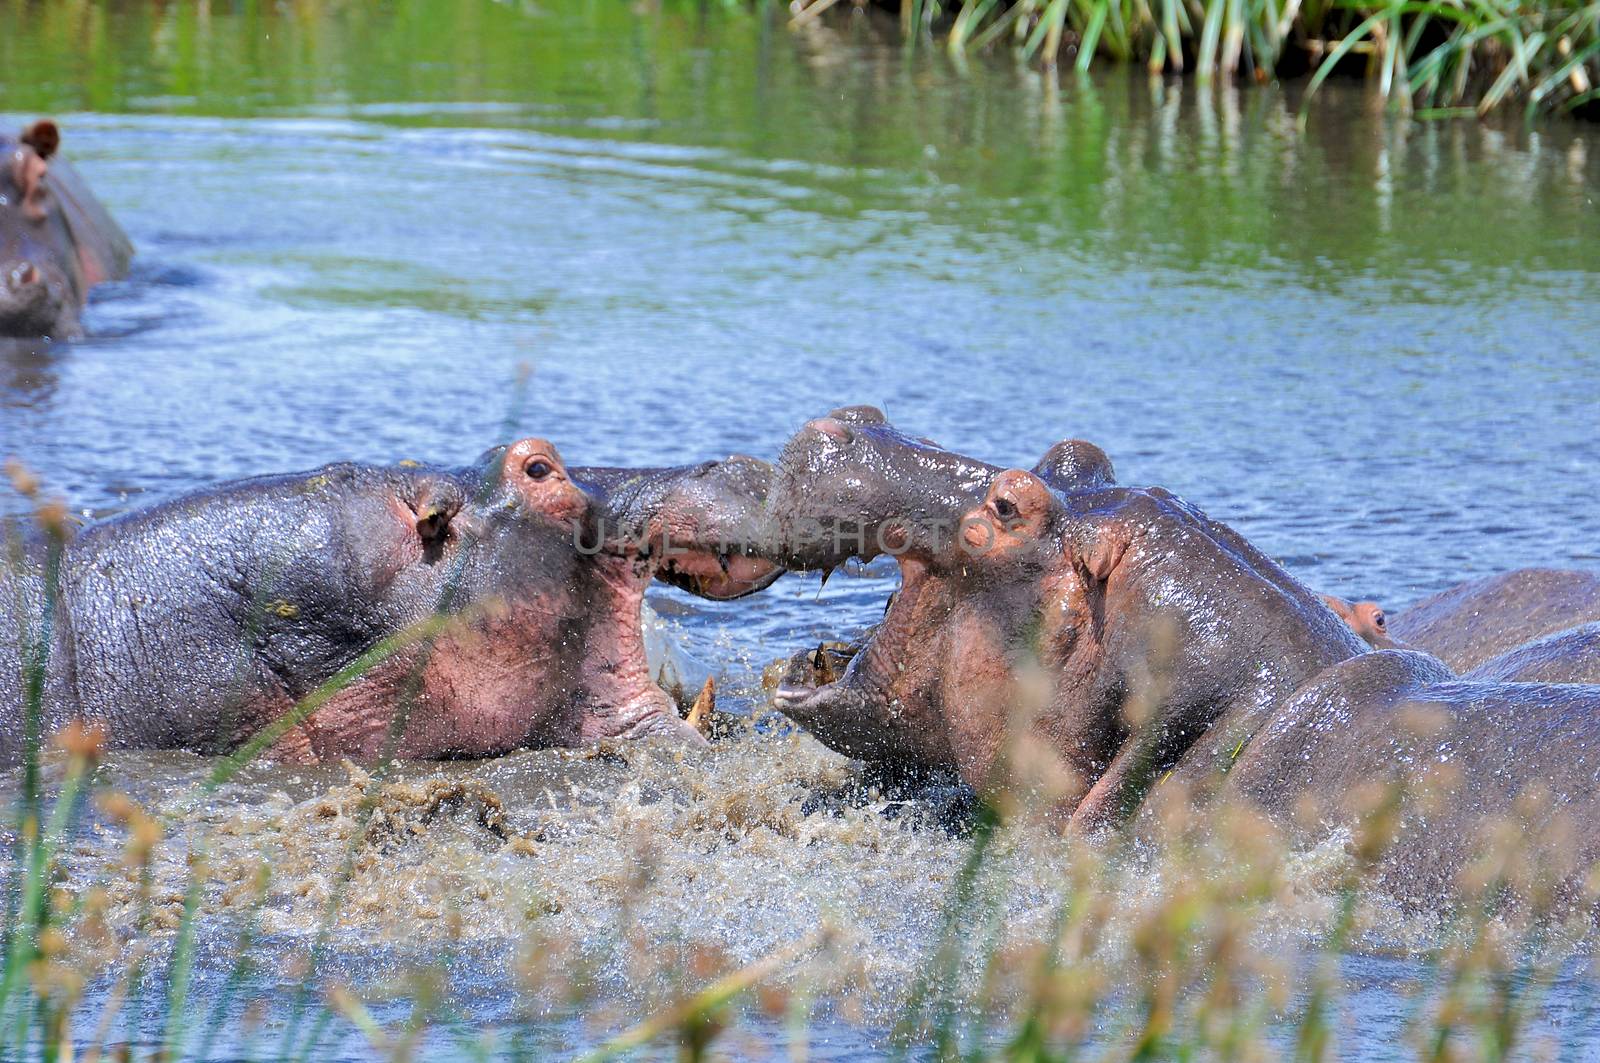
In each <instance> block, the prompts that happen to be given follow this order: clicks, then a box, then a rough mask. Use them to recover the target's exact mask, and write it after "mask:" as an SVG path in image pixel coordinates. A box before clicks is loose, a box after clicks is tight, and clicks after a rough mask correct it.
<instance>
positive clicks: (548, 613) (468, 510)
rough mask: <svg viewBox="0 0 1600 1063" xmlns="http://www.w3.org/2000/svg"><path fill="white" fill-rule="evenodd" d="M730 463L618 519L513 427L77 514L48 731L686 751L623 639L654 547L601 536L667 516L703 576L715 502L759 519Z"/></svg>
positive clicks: (372, 750) (37, 595)
mask: <svg viewBox="0 0 1600 1063" xmlns="http://www.w3.org/2000/svg"><path fill="white" fill-rule="evenodd" d="M736 464H738V465H739V466H740V467H739V468H738V469H736V470H734V472H733V474H732V475H726V476H725V475H722V474H720V473H719V472H718V470H717V468H716V467H715V466H714V465H713V466H692V467H689V468H686V469H681V470H677V475H676V479H678V480H682V481H694V486H693V487H692V488H686V489H685V490H682V491H671V490H665V491H663V492H661V494H660V495H659V497H658V498H657V499H656V500H655V502H654V503H653V506H654V508H650V507H646V508H647V509H650V511H649V512H644V510H638V509H636V510H633V511H630V510H629V507H628V506H626V505H620V504H619V506H618V509H617V511H616V512H613V511H612V510H611V508H610V506H609V504H608V502H607V500H606V498H605V497H604V493H603V492H591V491H588V490H585V488H584V487H583V486H582V484H581V482H580V481H579V480H578V478H577V477H576V476H575V475H574V473H573V472H572V471H570V470H568V469H567V467H566V466H565V465H564V464H563V462H562V460H561V457H560V455H559V454H558V453H557V452H556V449H555V448H554V447H553V446H552V445H551V444H549V443H548V442H546V441H544V440H541V439H524V440H521V441H520V442H517V443H514V444H511V445H509V446H503V447H497V448H495V449H493V450H490V451H489V452H488V453H486V454H485V455H484V456H483V457H482V458H481V459H479V461H478V462H476V463H475V464H474V465H472V466H470V467H468V468H464V469H446V468H437V467H428V466H420V465H415V464H409V463H408V464H404V465H400V466H393V467H375V466H369V465H357V464H338V465H329V466H326V467H324V468H321V469H318V470H315V471H312V472H308V473H300V474H294V475H284V476H268V477H260V478H255V479H249V480H242V481H236V482H233V483H228V484H223V485H221V486H219V487H215V488H211V489H207V490H202V491H198V492H195V493H193V494H189V495H186V496H183V497H180V498H177V499H174V500H172V501H170V502H166V503H164V504H161V505H157V506H154V507H151V508H148V509H144V510H138V511H134V512H131V513H128V514H125V515H123V516H120V517H116V518H113V519H110V520H106V521H103V522H99V523H96V524H92V525H90V526H88V527H87V528H85V529H83V531H81V532H80V533H79V534H78V535H77V536H76V537H74V538H72V539H71V540H70V541H68V542H66V544H65V545H64V547H62V548H61V549H60V550H59V555H58V556H59V579H58V580H57V581H56V584H55V585H56V586H57V587H58V588H59V591H58V593H57V594H56V595H55V597H54V606H53V609H51V610H50V612H49V620H50V625H49V628H48V629H49V630H50V631H51V633H52V636H51V641H50V644H49V655H48V664H47V669H46V672H45V676H46V679H47V682H46V687H45V692H44V697H43V713H44V718H43V720H42V727H41V729H40V730H41V733H43V734H48V733H50V732H51V731H53V730H55V729H57V728H59V727H61V726H62V725H63V724H64V723H66V722H67V721H68V720H70V719H72V718H76V717H84V718H88V719H91V720H94V721H98V722H99V723H101V724H102V725H103V726H104V727H105V728H106V731H107V736H108V741H109V742H110V743H111V744H112V745H113V746H118V747H182V748H188V749H194V750H197V751H202V752H222V751H227V750H232V749H235V748H237V747H238V746H239V745H240V744H241V743H243V742H245V741H247V740H249V739H251V738H252V737H253V736H257V735H260V734H262V733H263V732H264V731H266V730H267V729H268V728H271V731H270V732H268V734H269V736H270V737H271V739H272V740H273V743H274V752H275V753H276V754H277V755H279V756H282V757H285V758H290V759H300V760H313V759H321V758H325V757H332V756H339V755H350V756H368V757H370V756H374V755H378V754H380V753H382V752H383V751H385V750H386V749H392V750H393V751H394V752H395V753H396V754H397V755H400V756H406V757H439V756H483V755H490V754H495V753H500V752H504V751H506V750H510V749H514V748H518V747H525V746H570V745H575V744H578V743H583V742H588V741H591V740H595V739H600V738H631V737H638V736H644V735H653V734H665V735H679V736H682V737H684V738H686V739H689V740H691V741H698V740H699V739H698V736H697V735H696V734H695V733H694V732H693V731H692V730H690V729H688V728H687V727H685V725H684V724H683V723H682V722H681V721H680V720H679V719H678V717H677V714H676V712H675V711H674V708H673V706H672V705H671V703H670V702H669V700H668V699H667V697H666V695H665V694H664V693H663V692H662V691H661V689H660V688H659V687H657V686H656V685H655V684H654V683H653V682H651V677H650V674H649V669H648V666H647V664H646V661H645V652H644V646H643V640H642V637H641V633H640V605H641V602H642V600H643V596H644V591H645V587H646V585H647V584H648V582H649V580H650V579H651V577H652V575H653V574H654V573H655V572H656V571H658V569H659V568H660V566H661V564H662V558H663V557H664V556H665V552H664V551H661V550H659V549H658V550H642V549H641V548H640V544H639V541H638V540H637V539H630V538H628V537H625V536H620V535H617V534H615V533H614V531H608V530H607V529H608V526H609V527H610V528H612V529H615V528H617V527H620V526H623V525H625V524H626V523H627V522H628V521H632V520H636V519H641V515H642V517H643V518H647V519H649V520H652V521H658V522H661V523H662V525H663V526H666V527H671V528H673V529H674V532H673V540H674V548H675V549H674V551H673V554H672V556H673V557H674V558H675V559H676V563H678V564H680V565H683V566H686V569H685V570H687V571H691V572H699V571H702V570H703V569H704V567H705V565H706V564H707V563H708V562H707V559H706V558H705V557H702V556H701V555H700V550H701V548H702V546H705V548H706V551H707V554H708V556H709V558H710V560H709V564H710V565H711V566H712V567H714V568H717V569H719V570H720V567H721V566H720V564H719V563H718V561H717V560H716V559H717V557H718V556H719V554H718V551H719V549H720V548H719V545H718V544H716V543H710V544H702V543H701V542H700V541H698V540H697V539H696V538H695V533H694V531H693V529H694V528H696V527H697V526H701V525H705V526H714V525H716V524H717V523H718V522H719V520H721V519H722V518H721V516H720V515H719V514H718V513H717V512H715V511H716V510H717V509H719V508H723V507H726V508H727V509H729V510H730V511H738V510H740V509H741V508H747V509H748V510H749V511H750V512H753V513H759V512H760V509H761V505H762V503H763V499H762V498H761V497H759V496H757V497H754V498H745V497H743V496H741V495H739V494H738V493H737V492H738V491H739V490H742V489H743V487H744V486H748V485H749V484H750V483H751V482H752V481H751V479H750V475H751V473H752V469H750V468H749V467H747V465H746V459H738V461H737V462H736ZM591 474H592V471H591ZM651 476H652V477H653V478H654V479H655V480H657V481H667V480H672V479H674V476H673V474H672V472H671V471H669V470H653V471H652V473H651ZM595 479H597V480H598V479H603V477H600V476H595ZM757 480H759V478H757ZM712 485H721V488H722V489H721V490H720V491H719V490H718V489H715V488H714V487H713V486H712ZM757 486H759V482H758V483H757ZM597 495H598V496H599V497H597ZM675 507H676V508H675ZM688 507H699V508H698V511H695V512H690V511H689V510H688ZM735 517H736V519H742V518H737V514H735ZM13 533H15V529H13ZM20 542H21V540H20V539H18V538H16V537H15V534H14V535H13V538H12V542H11V543H9V544H5V545H7V547H8V549H7V556H9V557H12V558H16V557H17V555H18V554H22V553H25V555H26V556H25V557H24V559H23V560H22V561H21V562H20V563H16V562H15V561H13V563H12V564H8V565H6V566H5V567H3V568H0V620H3V621H4V625H3V627H0V632H4V635H3V637H4V638H5V639H6V641H5V642H4V643H0V755H3V756H5V757H6V758H15V757H16V755H17V753H18V750H19V747H20V743H21V740H22V736H23V733H24V727H23V710H22V706H23V702H24V696H23V690H24V683H25V680H26V677H27V675H28V674H29V672H28V669H27V668H26V667H25V665H24V664H23V662H26V661H29V660H37V659H38V653H37V650H38V647H37V646H36V645H35V644H34V640H35V639H37V638H38V634H37V633H38V632H40V631H42V630H45V628H44V626H43V625H42V621H43V619H44V617H45V609H46V604H45V603H46V591H47V584H46V576H45V574H44V573H45V570H46V569H48V567H49V565H50V562H49V557H50V556H52V554H51V551H50V550H49V549H48V548H47V546H48V544H47V543H44V542H43V541H42V540H41V541H35V542H33V543H31V544H27V545H24V546H22V547H21V548H20V549H19V543H20ZM745 575H747V576H749V577H750V578H751V579H752V580H753V582H760V581H761V580H762V579H764V578H766V575H765V573H764V572H756V571H751V572H748V573H745ZM716 589H717V590H718V591H726V590H728V587H727V585H724V584H718V585H717V587H716ZM19 605H20V608H21V612H22V614H23V615H21V616H18V615H16V611H17V610H18V608H19ZM19 658H20V660H19Z"/></svg>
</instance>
